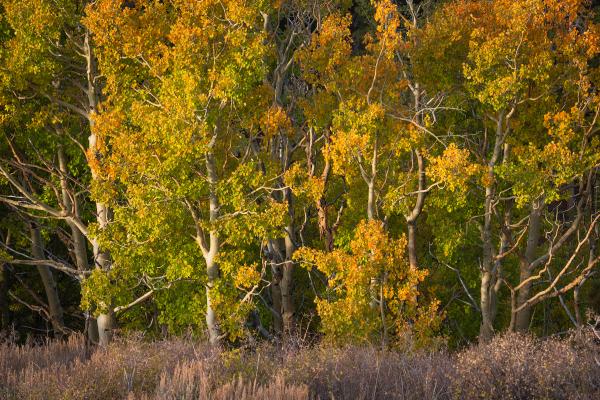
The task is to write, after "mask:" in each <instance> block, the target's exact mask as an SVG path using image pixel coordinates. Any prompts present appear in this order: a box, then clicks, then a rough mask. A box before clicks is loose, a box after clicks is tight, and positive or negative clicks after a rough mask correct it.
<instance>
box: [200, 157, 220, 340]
mask: <svg viewBox="0 0 600 400" xmlns="http://www.w3.org/2000/svg"><path fill="white" fill-rule="evenodd" d="M206 172H207V175H208V184H209V187H210V189H209V190H210V193H209V219H210V222H211V224H213V223H216V222H217V218H218V216H219V200H218V198H217V180H218V177H217V170H216V165H215V159H214V155H213V154H212V153H208V154H207V155H206ZM211 229H212V230H211V231H210V233H209V241H210V243H209V247H208V249H207V250H208V251H206V252H204V260H205V261H206V274H207V277H208V281H207V285H206V327H207V329H208V339H209V342H210V344H211V345H213V346H216V345H218V344H219V342H220V332H219V331H220V330H219V325H218V322H217V315H216V312H215V309H214V308H213V304H212V294H211V290H212V289H213V288H214V285H215V282H216V281H217V279H218V278H219V265H218V264H217V263H216V261H215V258H216V256H217V254H218V252H219V246H220V242H219V237H218V233H217V231H215V230H214V229H213V228H211Z"/></svg>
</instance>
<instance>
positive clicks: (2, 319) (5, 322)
mask: <svg viewBox="0 0 600 400" xmlns="http://www.w3.org/2000/svg"><path fill="white" fill-rule="evenodd" d="M7 267H8V264H5V263H1V264H0V336H2V333H5V332H6V331H8V329H9V327H10V313H9V312H8V304H9V303H8V290H9V282H8V268H7Z"/></svg>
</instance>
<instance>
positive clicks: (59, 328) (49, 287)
mask: <svg viewBox="0 0 600 400" xmlns="http://www.w3.org/2000/svg"><path fill="white" fill-rule="evenodd" d="M30 231H31V254H32V255H33V258H35V259H37V260H44V259H45V258H46V257H45V255H44V244H43V242H42V236H41V234H40V229H39V227H38V226H37V225H36V224H35V223H34V222H32V223H31V226H30ZM37 270H38V272H39V274H40V277H41V279H42V284H43V285H44V291H45V292H46V300H47V301H48V312H49V314H50V323H51V324H52V329H53V331H54V335H55V336H61V335H62V334H63V333H64V331H65V324H64V320H63V308H62V305H61V304H60V298H59V296H58V289H57V288H56V282H55V280H54V275H52V271H51V270H50V267H48V266H47V265H38V266H37Z"/></svg>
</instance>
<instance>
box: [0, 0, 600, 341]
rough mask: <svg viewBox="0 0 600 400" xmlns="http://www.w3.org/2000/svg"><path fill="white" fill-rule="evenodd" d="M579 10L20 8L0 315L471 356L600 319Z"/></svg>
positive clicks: (0, 183)
mask: <svg viewBox="0 0 600 400" xmlns="http://www.w3.org/2000/svg"><path fill="white" fill-rule="evenodd" d="M597 21H598V10H597V8H596V6H595V4H592V3H591V2H587V1H584V0H562V1H559V0H524V1H512V0H481V1H474V0H454V1H433V0H431V1H416V0H415V1H412V0H407V1H392V0H373V1H371V2H369V1H368V0H355V1H350V0H276V1H272V0H202V1H190V0H168V1H167V0H165V1H151V0H144V1H142V0H139V1H122V0H96V1H89V2H88V1H73V0H29V1H16V0H1V1H0V131H1V137H0V139H1V141H0V203H1V204H0V214H1V216H2V220H1V223H0V239H1V248H0V259H1V260H2V264H1V271H0V272H1V274H0V311H1V315H0V322H1V324H0V328H1V330H2V332H3V334H4V335H5V336H6V335H9V334H10V333H11V332H12V335H13V336H16V340H17V341H19V340H24V339H25V338H26V337H28V336H32V335H33V336H36V335H42V336H43V335H48V336H53V337H60V336H64V335H68V334H70V333H73V332H83V333H84V334H85V336H86V337H87V338H88V340H89V341H91V342H94V343H96V342H98V343H100V344H102V345H106V344H108V343H109V342H110V341H111V338H112V337H113V334H114V333H115V332H123V333H126V332H132V331H143V332H145V335H146V336H147V337H151V338H159V337H165V336H172V335H181V334H184V333H185V334H191V335H194V336H197V337H200V338H206V339H207V340H208V341H209V342H210V343H211V344H226V343H227V344H232V345H236V344H239V343H243V342H246V341H248V340H251V341H252V340H256V339H258V338H264V339H267V340H273V339H284V340H285V339H286V338H290V337H298V336H301V337H305V336H307V335H309V336H311V337H312V336H316V337H319V338H322V339H323V340H325V341H328V342H332V343H337V344H364V343H371V344H375V345H377V346H383V347H396V348H403V347H404V348H405V347H406V346H414V347H426V348H431V347H436V346H440V345H442V344H443V343H447V344H448V345H450V346H451V347H457V346H462V345H465V344H468V343H471V342H473V341H475V340H479V341H482V342H487V341H489V340H490V339H491V338H492V337H493V336H494V335H495V334H497V333H499V332H506V331H515V332H531V333H535V334H537V335H539V336H549V335H553V334H560V333H563V332H565V331H566V330H568V329H570V328H572V327H581V326H583V325H585V324H586V321H587V317H586V313H588V314H589V315H590V316H591V315H592V313H593V311H596V312H598V311H599V310H600V295H599V293H600V290H599V288H600V280H599V279H598V278H599V275H598V272H597V271H598V268H597V266H598V262H599V261H600V254H598V249H597V246H598V239H599V233H600V232H599V227H598V220H599V218H600V213H599V212H598V204H599V199H600V194H599V188H598V185H599V180H598V167H599V165H600V164H599V162H600V148H599V139H600V137H599V135H598V131H599V128H600V121H598V116H599V115H600V92H599V89H600V88H599V83H600V81H599V79H600V75H599V72H600V70H599V67H600V26H599V25H597Z"/></svg>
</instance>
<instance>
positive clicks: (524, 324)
mask: <svg viewBox="0 0 600 400" xmlns="http://www.w3.org/2000/svg"><path fill="white" fill-rule="evenodd" d="M543 206H544V201H543V199H538V200H535V201H533V202H532V204H531V211H530V213H529V228H528V233H527V245H526V246H525V251H524V253H523V254H521V256H520V257H519V283H521V282H525V281H526V280H527V279H529V278H530V277H531V274H532V272H533V271H532V269H531V263H532V262H533V261H534V260H535V255H536V250H537V248H538V243H539V240H540V233H541V221H542V211H543ZM531 285H532V282H531V281H530V282H529V283H526V284H525V285H523V287H521V288H520V289H519V291H518V294H517V307H520V306H521V305H522V304H524V303H525V302H526V301H527V300H529V297H531ZM531 311H532V308H531V307H525V308H524V309H522V310H521V311H519V312H518V313H516V315H515V323H514V330H515V331H517V332H527V331H528V330H529V323H530V322H531Z"/></svg>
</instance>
